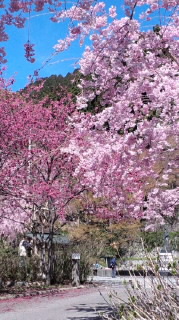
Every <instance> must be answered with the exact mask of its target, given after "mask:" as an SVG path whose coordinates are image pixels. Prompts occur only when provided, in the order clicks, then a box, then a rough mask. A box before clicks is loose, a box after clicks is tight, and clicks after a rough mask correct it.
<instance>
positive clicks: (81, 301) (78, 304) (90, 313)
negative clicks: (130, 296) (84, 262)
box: [0, 277, 175, 320]
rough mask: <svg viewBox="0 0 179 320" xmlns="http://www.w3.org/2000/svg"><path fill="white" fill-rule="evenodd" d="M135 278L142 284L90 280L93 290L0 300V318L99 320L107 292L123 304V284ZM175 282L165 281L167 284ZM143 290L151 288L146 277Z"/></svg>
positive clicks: (118, 278) (106, 298) (120, 278)
mask: <svg viewBox="0 0 179 320" xmlns="http://www.w3.org/2000/svg"><path fill="white" fill-rule="evenodd" d="M135 279H137V281H139V282H140V283H141V284H143V285H144V278H143V277H136V278H135V277H117V278H115V279H112V278H110V277H109V278H106V277H105V278H102V277H93V282H94V284H95V285H96V287H90V288H81V289H77V288H72V289H68V290H63V291H62V292H61V293H59V294H57V295H56V296H50V297H33V298H16V299H11V300H6V301H0V319H1V320H100V319H101V317H100V316H99V313H100V312H103V313H107V312H109V306H108V301H109V292H110V291H115V292H117V293H118V295H119V296H120V298H122V299H123V300H125V301H126V300H127V294H126V289H125V287H124V285H123V282H124V281H126V282H129V281H130V280H132V281H133V282H134V281H135ZM89 280H90V278H89ZM174 280H175V279H173V278H171V279H169V278H168V281H174ZM98 285H99V286H98ZM145 287H146V288H150V279H149V278H147V277H146V279H145ZM100 293H101V294H100Z"/></svg>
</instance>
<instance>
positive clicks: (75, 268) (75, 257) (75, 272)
mask: <svg viewBox="0 0 179 320" xmlns="http://www.w3.org/2000/svg"><path fill="white" fill-rule="evenodd" d="M79 261H80V253H72V285H73V286H75V287H78V286H79V285H80V275H79Z"/></svg>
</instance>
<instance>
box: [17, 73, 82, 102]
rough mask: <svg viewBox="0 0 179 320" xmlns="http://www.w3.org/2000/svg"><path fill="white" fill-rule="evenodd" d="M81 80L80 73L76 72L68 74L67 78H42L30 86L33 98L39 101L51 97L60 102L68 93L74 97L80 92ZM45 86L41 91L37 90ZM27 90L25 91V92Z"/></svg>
mask: <svg viewBox="0 0 179 320" xmlns="http://www.w3.org/2000/svg"><path fill="white" fill-rule="evenodd" d="M79 79H80V73H79V71H78V70H75V71H74V72H73V73H67V75H66V76H64V77H63V76H62V75H51V76H50V77H48V78H41V79H39V80H37V81H36V82H34V83H33V84H31V85H30V86H28V88H29V87H30V88H31V89H32V87H34V90H32V93H31V97H33V98H34V99H37V100H42V99H43V98H45V97H49V98H50V99H52V100H60V99H61V98H62V97H63V96H64V95H66V93H67V92H70V93H71V94H72V95H73V96H74V97H75V96H76V95H77V94H78V93H79V92H80V90H79V88H78V87H77V84H78V82H79ZM42 82H43V86H42V88H41V89H40V90H37V91H36V90H35V87H37V86H39V85H41V84H42ZM26 90H27V88H25V89H24V90H23V91H24V92H25V91H26Z"/></svg>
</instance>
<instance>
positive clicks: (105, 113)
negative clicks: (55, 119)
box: [57, 1, 179, 223]
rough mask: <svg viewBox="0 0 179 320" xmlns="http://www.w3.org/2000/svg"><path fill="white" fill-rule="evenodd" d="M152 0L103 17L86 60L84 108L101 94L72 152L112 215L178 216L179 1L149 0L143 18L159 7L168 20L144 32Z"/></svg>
mask: <svg viewBox="0 0 179 320" xmlns="http://www.w3.org/2000/svg"><path fill="white" fill-rule="evenodd" d="M145 3H146V2H145V1H126V4H127V6H128V7H127V17H125V18H122V19H120V20H119V19H117V18H116V11H115V9H114V8H111V9H110V15H111V18H114V19H113V20H112V22H109V23H108V22H107V19H108V13H106V12H105V11H103V15H102V17H101V16H100V21H101V24H100V25H98V28H96V29H97V30H96V32H93V34H92V35H91V40H92V46H91V47H90V46H89V47H87V48H86V50H85V52H84V56H83V58H82V59H81V62H80V66H81V68H80V71H81V73H82V75H83V79H82V80H81V84H80V88H81V95H80V96H79V97H78V105H79V108H81V109H83V110H84V109H87V108H88V105H89V103H92V102H94V101H95V99H96V98H98V100H97V99H96V101H97V102H96V104H95V108H96V109H95V113H96V114H95V115H93V116H92V115H91V116H90V115H88V116H86V115H85V116H84V117H82V118H81V122H80V123H78V124H77V125H76V128H77V131H78V132H79V138H78V142H77V143H76V141H71V145H70V149H69V150H71V152H73V153H75V154H76V155H78V156H79V158H80V165H79V167H78V169H77V170H76V172H77V173H78V174H79V172H80V170H81V171H82V172H83V174H84V180H85V183H86V184H88V185H89V186H93V190H94V191H95V193H96V195H97V196H100V197H101V196H102V197H104V199H105V202H106V204H105V210H104V214H105V215H106V212H107V214H108V215H111V217H114V218H124V217H125V218H127V217H135V218H145V219H147V220H151V222H152V221H155V222H156V221H158V222H160V223H164V222H165V221H166V220H170V221H171V219H169V218H170V217H171V216H174V215H175V217H177V215H178V204H179V203H178V201H179V200H178V179H177V175H176V170H177V167H178V138H179V125H178V110H179V100H178V98H179V87H178V67H179V60H178V50H179V42H178V36H179V29H178V28H179V26H178V22H179V20H178V6H177V4H178V3H177V1H174V2H171V1H161V2H160V3H158V1H147V4H148V10H147V11H146V12H145V14H144V15H143V17H144V18H147V19H148V20H149V19H152V14H153V13H154V12H157V11H160V12H165V16H167V17H168V20H167V21H163V23H161V25H158V26H155V25H153V28H152V24H151V28H150V29H149V31H146V32H144V31H143V30H142V29H141V25H140V22H139V21H138V20H135V19H134V9H135V8H136V7H137V6H142V5H144V4H145ZM97 5H98V4H97ZM99 6H101V4H99ZM103 9H104V4H103ZM70 12H71V11H70V10H69V13H68V14H69V15H70ZM93 30H94V29H93ZM57 48H58V47H57ZM60 50H61V49H60ZM157 166H160V170H158V169H157ZM173 175H175V176H176V179H175V184H176V186H175V187H174V188H173V187H172V189H171V186H170V180H171V179H172V176H173ZM156 190H157V191H156ZM154 195H155V196H154ZM164 199H165V200H164ZM169 199H170V200H169ZM166 203H168V205H166ZM174 221H175V219H174Z"/></svg>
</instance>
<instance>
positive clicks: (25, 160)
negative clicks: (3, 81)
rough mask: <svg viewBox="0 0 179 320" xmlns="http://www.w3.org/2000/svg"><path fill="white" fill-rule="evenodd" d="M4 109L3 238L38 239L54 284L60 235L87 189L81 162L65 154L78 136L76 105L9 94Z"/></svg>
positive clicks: (43, 263) (0, 174)
mask: <svg viewBox="0 0 179 320" xmlns="http://www.w3.org/2000/svg"><path fill="white" fill-rule="evenodd" d="M3 99H4V100H3ZM47 102H48V105H47ZM0 106H1V124H2V126H1V145H0V150H1V156H2V157H1V171H0V177H1V190H0V198H1V199H0V200H1V201H0V206H1V210H0V220H1V226H0V233H1V234H4V235H5V236H11V237H12V236H13V234H16V233H17V232H23V231H26V232H27V231H30V232H31V233H33V234H34V240H35V235H36V234H37V233H38V234H39V235H40V237H41V245H42V250H41V267H42V272H43V273H44V274H45V275H46V277H47V282H48V283H50V281H51V278H52V264H53V259H54V257H53V238H54V233H55V231H56V230H58V229H60V226H61V225H62V224H64V223H65V221H66V214H67V213H68V210H67V209H68V205H69V204H70V202H71V201H72V200H73V199H75V198H77V197H78V196H79V195H80V194H81V193H82V192H83V191H84V189H85V188H84V185H82V184H81V182H80V179H79V177H77V176H76V177H73V172H74V171H75V168H76V166H77V159H76V158H75V157H74V156H72V155H70V154H67V153H64V151H62V148H64V147H65V146H66V145H67V144H69V139H70V137H71V135H73V127H72V123H71V117H72V114H73V113H75V105H74V104H73V102H72V100H71V97H70V96H69V95H68V94H67V96H66V97H65V98H62V99H61V101H58V102H56V101H54V102H51V101H49V99H45V100H43V101H41V102H37V101H36V102H34V101H32V100H31V98H30V96H28V95H27V93H25V94H14V93H9V92H4V91H3V92H2V94H1V104H0ZM45 232H46V233H48V239H47V242H46V241H45V240H46V239H45V237H44V235H45ZM46 245H47V247H48V248H47V251H46Z"/></svg>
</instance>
